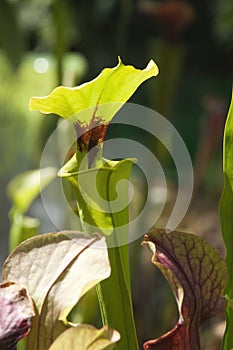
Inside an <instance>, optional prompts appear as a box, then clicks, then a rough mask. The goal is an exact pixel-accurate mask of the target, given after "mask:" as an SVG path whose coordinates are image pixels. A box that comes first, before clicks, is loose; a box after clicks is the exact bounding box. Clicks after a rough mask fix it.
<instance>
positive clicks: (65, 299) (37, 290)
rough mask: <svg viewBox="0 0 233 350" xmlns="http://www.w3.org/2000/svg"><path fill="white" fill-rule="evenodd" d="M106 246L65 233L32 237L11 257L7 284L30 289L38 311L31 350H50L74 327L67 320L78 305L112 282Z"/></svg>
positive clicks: (30, 338)
mask: <svg viewBox="0 0 233 350" xmlns="http://www.w3.org/2000/svg"><path fill="white" fill-rule="evenodd" d="M104 246H105V243H104V238H102V239H100V237H99V236H97V235H96V236H94V237H90V236H88V237H87V236H86V235H84V234H83V233H79V232H75V231H63V232H58V233H48V234H43V235H39V236H35V237H32V238H30V239H28V240H27V241H25V242H23V243H21V245H19V246H18V247H17V248H16V249H15V250H14V251H13V253H12V254H11V255H10V256H9V257H8V259H7V260H6V262H5V264H4V267H3V279H4V281H9V280H13V281H15V282H17V283H20V284H21V285H22V286H24V287H25V288H27V290H28V292H29V293H30V295H31V297H32V299H33V301H34V303H35V307H36V317H35V318H34V320H33V324H32V330H31V332H30V334H29V336H28V339H27V347H28V348H29V349H30V350H47V349H48V348H49V346H50V345H51V344H52V342H53V341H54V340H55V339H56V338H57V336H58V335H59V334H61V333H62V332H63V331H64V330H65V329H66V328H67V327H68V326H69V323H68V321H67V316H68V314H69V313H70V311H71V309H72V308H73V307H74V306H75V305H76V304H77V302H78V300H79V299H80V298H81V297H82V296H83V295H84V294H85V293H86V292H87V291H88V290H90V289H91V288H92V287H93V286H95V284H96V283H98V282H99V281H101V280H103V279H105V278H107V277H109V275H110V266H109V261H108V254H107V248H106V246H105V248H104ZM100 247H101V248H102V249H100Z"/></svg>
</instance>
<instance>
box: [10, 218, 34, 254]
mask: <svg viewBox="0 0 233 350" xmlns="http://www.w3.org/2000/svg"><path fill="white" fill-rule="evenodd" d="M39 228H40V220H38V219H36V218H32V217H30V216H25V215H21V214H18V213H14V216H13V217H12V218H11V227H10V233H9V250H10V251H12V250H13V249H14V248H16V247H17V246H18V245H19V244H20V243H21V242H23V241H25V240H26V239H28V238H30V237H33V236H35V235H37V234H38V233H39Z"/></svg>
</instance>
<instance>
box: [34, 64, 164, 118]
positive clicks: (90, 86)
mask: <svg viewBox="0 0 233 350" xmlns="http://www.w3.org/2000/svg"><path fill="white" fill-rule="evenodd" d="M157 74H158V67H157V66H156V64H155V63H154V61H153V60H151V61H150V62H149V63H148V65H147V67H146V68H145V69H143V70H140V69H136V68H134V67H133V66H130V65H124V64H123V63H122V61H121V60H120V59H119V63H118V65H117V66H116V67H114V68H105V69H104V70H103V71H102V72H101V73H100V75H99V76H98V77H97V78H95V79H94V80H92V81H90V82H88V83H84V84H82V85H80V86H78V87H74V88H67V87H63V86H59V87H57V88H56V89H54V90H53V91H52V93H51V94H50V95H49V96H46V97H33V98H31V100H30V104H29V106H30V110H32V111H34V110H39V111H40V112H42V113H45V114H49V113H55V114H58V115H59V116H61V117H62V118H65V119H68V118H71V117H72V121H74V122H76V121H78V122H80V123H86V124H89V123H90V122H91V120H92V118H93V117H94V118H93V119H95V118H101V119H102V120H103V121H105V122H109V121H110V120H111V119H112V118H113V116H114V115H115V114H116V112H117V111H118V110H119V109H120V108H121V106H122V105H123V104H124V103H125V102H126V101H127V100H128V99H129V98H130V97H131V96H132V95H133V93H134V92H135V90H136V89H137V88H138V87H139V85H140V84H142V83H143V82H144V81H145V80H147V79H149V78H151V77H153V76H156V75H157ZM105 104H107V105H105ZM101 106H102V107H101ZM83 111H85V113H82V112H83Z"/></svg>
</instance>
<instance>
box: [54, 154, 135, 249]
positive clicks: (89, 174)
mask: <svg viewBox="0 0 233 350" xmlns="http://www.w3.org/2000/svg"><path fill="white" fill-rule="evenodd" d="M135 162H136V160H135V159H124V160H121V161H109V160H105V159H102V160H101V162H99V164H97V165H99V168H91V169H88V170H85V171H82V170H80V169H79V168H78V164H77V161H76V155H75V156H74V157H73V158H71V159H70V160H69V161H68V162H67V163H66V164H65V165H64V167H62V168H61V169H60V170H59V172H58V176H60V177H64V178H66V179H67V180H68V181H69V182H70V183H71V185H72V190H73V192H74V193H75V195H76V199H77V205H78V207H79V209H80V210H79V212H80V219H81V221H82V227H83V231H85V232H93V230H95V231H97V232H99V233H100V234H105V235H106V236H110V235H111V234H112V233H113V232H114V230H116V229H118V234H117V236H118V244H119V245H123V244H126V243H128V241H127V232H126V231H125V230H126V229H127V224H128V200H129V198H128V179H129V176H130V171H131V168H132V165H133V163H135ZM101 163H102V164H101ZM125 213H126V215H125ZM113 214H114V224H113ZM109 239H111V238H109ZM115 239H116V238H113V237H112V240H113V242H112V244H111V245H112V246H113V245H116V242H115V244H114V240H115ZM109 243H110V242H109Z"/></svg>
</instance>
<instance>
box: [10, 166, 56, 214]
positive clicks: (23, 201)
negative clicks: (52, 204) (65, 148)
mask: <svg viewBox="0 0 233 350" xmlns="http://www.w3.org/2000/svg"><path fill="white" fill-rule="evenodd" d="M56 175H57V169H56V168H53V167H48V168H44V169H36V170H30V171H25V172H23V173H20V174H19V175H16V176H15V177H14V178H13V179H12V180H11V181H10V182H9V184H8V186H7V193H8V196H9V198H10V199H11V201H12V203H13V206H14V209H15V210H16V211H17V213H21V214H24V213H25V212H26V211H27V210H28V208H29V206H30V205H31V203H32V201H33V200H34V199H35V198H36V197H37V196H38V195H39V193H40V192H41V191H42V190H43V188H45V187H46V186H47V185H48V184H49V183H50V182H51V181H52V180H53V179H54V178H55V177H56Z"/></svg>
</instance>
